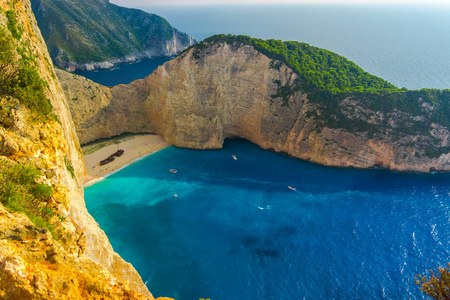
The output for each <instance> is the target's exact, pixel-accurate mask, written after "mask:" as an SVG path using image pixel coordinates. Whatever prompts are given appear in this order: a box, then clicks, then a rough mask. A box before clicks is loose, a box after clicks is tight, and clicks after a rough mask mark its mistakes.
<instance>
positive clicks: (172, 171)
mask: <svg viewBox="0 0 450 300" xmlns="http://www.w3.org/2000/svg"><path fill="white" fill-rule="evenodd" d="M169 172H170V173H174V174H175V173H176V172H178V171H177V170H175V169H170V170H169Z"/></svg>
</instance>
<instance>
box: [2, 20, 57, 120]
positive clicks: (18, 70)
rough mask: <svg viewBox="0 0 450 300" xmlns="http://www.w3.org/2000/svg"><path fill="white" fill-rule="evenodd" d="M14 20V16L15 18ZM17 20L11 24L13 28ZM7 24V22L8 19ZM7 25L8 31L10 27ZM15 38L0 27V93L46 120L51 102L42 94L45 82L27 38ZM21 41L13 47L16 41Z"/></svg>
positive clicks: (50, 108)
mask: <svg viewBox="0 0 450 300" xmlns="http://www.w3.org/2000/svg"><path fill="white" fill-rule="evenodd" d="M14 20H15V19H14ZM16 22H17V21H15V22H14V26H13V27H12V28H16V27H17V26H16ZM8 24H9V23H8ZM10 27H11V26H8V29H9V30H10V31H11V30H13V29H11V28H10ZM14 33H15V31H14V30H13V31H11V35H12V36H13V37H14V39H13V38H12V37H11V36H10V35H8V34H7V32H6V29H5V28H3V27H0V96H1V95H9V96H12V97H15V98H17V99H19V100H20V102H21V104H23V105H24V106H25V107H27V108H28V109H29V110H30V111H31V113H32V114H33V117H34V119H35V120H46V119H47V118H48V117H50V116H52V115H51V112H52V109H53V107H52V105H51V103H50V101H49V99H48V98H47V97H46V95H45V85H46V82H45V81H44V80H43V79H42V78H41V77H40V75H39V73H38V71H37V69H36V64H37V62H36V61H35V59H34V57H33V55H32V54H31V51H30V49H29V47H28V44H27V42H26V41H19V40H20V39H21V37H22V35H19V36H18V35H17V34H16V35H15V34H14ZM17 44H18V45H20V46H19V47H17V48H16V49H15V46H16V45H17Z"/></svg>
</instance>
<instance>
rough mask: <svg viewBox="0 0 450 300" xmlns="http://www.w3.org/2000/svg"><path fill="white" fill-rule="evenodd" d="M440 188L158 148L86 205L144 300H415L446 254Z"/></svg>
mask: <svg viewBox="0 0 450 300" xmlns="http://www.w3.org/2000/svg"><path fill="white" fill-rule="evenodd" d="M233 154H234V155H236V156H237V158H238V159H237V160H236V161H235V160H233V159H232V158H231V155H233ZM171 168H174V169H177V170H178V173H176V174H173V173H170V172H169V169H171ZM449 182H450V174H428V175H417V174H401V173H393V172H388V171H385V170H353V169H337V168H327V167H322V166H318V165H315V164H311V163H307V162H303V161H300V160H297V159H293V158H290V157H287V156H283V155H280V154H277V153H273V152H267V151H263V150H261V149H260V148H259V147H257V146H255V145H253V144H251V143H249V142H247V141H244V140H227V141H226V143H225V145H224V149H223V150H211V151H198V150H186V149H179V148H176V147H169V148H166V149H164V150H162V151H160V152H157V153H155V154H153V155H151V156H149V157H147V158H145V159H143V160H141V161H139V162H138V163H136V164H134V165H132V166H130V167H128V168H126V169H124V170H122V171H120V172H118V173H116V174H114V175H112V176H111V177H108V178H107V180H105V181H103V182H100V183H98V184H96V185H94V186H92V187H89V188H87V189H86V190H85V196H86V205H87V208H88V210H89V212H90V213H91V214H92V215H93V216H94V218H95V219H96V221H97V222H98V223H99V225H100V227H101V228H102V229H103V230H105V232H106V234H107V235H108V237H109V239H110V241H111V243H112V245H113V247H114V249H115V250H116V251H117V252H118V253H119V254H120V255H121V256H122V257H123V258H124V259H125V260H127V261H129V262H131V263H132V264H133V265H134V266H135V268H136V269H137V270H138V272H139V273H140V274H141V276H142V279H143V280H144V282H147V286H148V287H149V289H150V291H151V292H152V293H153V294H154V296H168V297H175V298H176V299H179V300H192V299H199V298H211V299H213V300H230V299H239V300H246V299H248V300H254V299H273V300H275V299H409V298H412V299H421V298H423V296H422V293H421V292H420V291H419V289H418V287H416V286H415V285H414V284H413V281H414V276H415V275H416V274H418V273H423V272H425V271H426V270H427V269H430V268H436V267H438V266H442V265H445V264H446V263H447V262H448V258H449V254H450V253H449V251H450V243H449V241H450V239H449V238H450V227H449V226H447V224H448V222H449V218H450V189H449V186H448V184H449ZM288 186H292V187H295V188H296V189H297V191H292V190H290V189H289V188H288ZM174 194H177V195H178V197H174V196H173V195H174Z"/></svg>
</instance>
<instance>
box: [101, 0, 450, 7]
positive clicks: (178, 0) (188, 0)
mask: <svg viewBox="0 0 450 300" xmlns="http://www.w3.org/2000/svg"><path fill="white" fill-rule="evenodd" d="M110 2H111V3H114V4H117V5H121V6H125V7H136V6H152V5H209V4H277V3H327V4H329V3H333V4H426V5H431V4H434V5H450V0H110Z"/></svg>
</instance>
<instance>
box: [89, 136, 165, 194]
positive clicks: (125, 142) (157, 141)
mask: <svg viewBox="0 0 450 300" xmlns="http://www.w3.org/2000/svg"><path fill="white" fill-rule="evenodd" d="M169 146H171V144H169V143H167V142H166V141H165V140H164V138H163V137H162V136H160V135H154V134H144V135H142V134H140V135H134V136H127V137H118V138H116V139H112V140H109V141H108V142H98V143H94V144H91V145H89V146H85V147H82V149H83V153H88V154H85V155H84V163H85V170H86V175H85V177H84V178H83V188H87V187H89V186H92V185H94V184H96V183H98V182H100V181H103V180H105V179H106V178H107V177H108V176H111V175H112V174H114V173H116V172H118V171H120V170H122V169H124V168H126V167H128V166H130V165H132V164H134V163H136V162H137V161H139V160H141V159H143V158H145V157H147V156H149V155H151V154H153V153H156V152H158V151H160V150H162V149H164V148H166V147H169ZM91 148H94V149H93V150H92V149H91ZM118 149H122V150H124V151H125V152H124V153H123V154H122V156H120V157H115V159H114V161H112V162H110V163H108V164H106V165H103V166H100V161H101V160H103V159H106V158H107V157H108V156H110V155H112V154H113V153H115V152H116V151H117V150H118Z"/></svg>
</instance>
